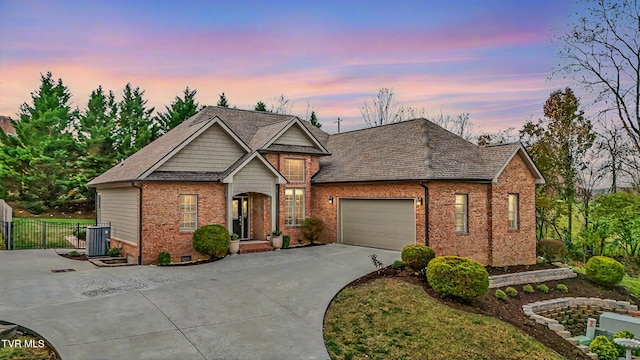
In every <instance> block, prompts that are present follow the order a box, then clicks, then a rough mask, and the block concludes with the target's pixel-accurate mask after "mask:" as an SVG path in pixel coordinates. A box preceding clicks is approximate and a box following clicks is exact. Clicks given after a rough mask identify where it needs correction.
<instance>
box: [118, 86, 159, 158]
mask: <svg viewBox="0 0 640 360" xmlns="http://www.w3.org/2000/svg"><path fill="white" fill-rule="evenodd" d="M143 96H144V91H142V90H140V88H139V87H136V88H135V89H134V88H132V86H131V84H130V83H129V84H127V85H126V86H125V88H124V91H123V95H122V101H120V103H119V104H118V108H119V112H118V119H117V122H116V126H115V131H114V136H115V144H114V148H115V150H116V152H117V153H118V157H119V159H124V158H127V157H128V156H130V155H132V154H133V153H135V152H136V151H138V150H140V149H142V148H143V147H144V146H146V145H147V144H149V143H150V142H151V141H153V140H155V139H156V138H157V137H158V136H160V129H159V127H158V125H157V124H156V123H155V122H154V121H153V119H152V118H151V114H152V113H153V110H154V108H150V109H147V108H146V105H147V100H145V99H144V98H143Z"/></svg>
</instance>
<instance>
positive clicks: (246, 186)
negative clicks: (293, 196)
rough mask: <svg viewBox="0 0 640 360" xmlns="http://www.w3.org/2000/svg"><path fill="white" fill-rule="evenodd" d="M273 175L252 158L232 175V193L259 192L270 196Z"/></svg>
mask: <svg viewBox="0 0 640 360" xmlns="http://www.w3.org/2000/svg"><path fill="white" fill-rule="evenodd" d="M274 184H275V176H273V174H272V173H271V171H269V169H267V167H266V166H264V164H263V163H262V162H260V160H258V159H253V160H251V161H250V162H249V163H248V164H247V165H245V166H244V167H243V168H242V169H241V170H240V171H238V173H237V174H235V175H234V176H233V194H234V195H236V194H241V193H246V192H259V193H263V194H265V195H269V196H271V195H272V193H273V187H274Z"/></svg>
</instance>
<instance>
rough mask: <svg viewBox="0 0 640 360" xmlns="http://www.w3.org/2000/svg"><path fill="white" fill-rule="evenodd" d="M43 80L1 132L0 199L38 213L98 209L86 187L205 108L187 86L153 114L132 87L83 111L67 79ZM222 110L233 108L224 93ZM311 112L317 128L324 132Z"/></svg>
mask: <svg viewBox="0 0 640 360" xmlns="http://www.w3.org/2000/svg"><path fill="white" fill-rule="evenodd" d="M40 80H41V81H40V85H39V87H38V89H37V90H35V91H34V92H33V93H31V101H30V102H29V103H27V102H25V103H23V104H22V105H21V106H20V108H19V113H18V117H19V120H18V121H16V122H14V123H13V125H14V128H15V135H8V134H6V133H4V131H2V130H0V198H2V199H7V200H9V201H12V202H15V203H17V205H18V206H19V207H20V208H22V209H25V210H27V211H29V212H31V213H34V214H39V213H42V212H45V211H47V210H54V209H55V210H60V211H77V210H90V209H93V206H94V196H95V195H94V193H93V191H92V190H90V189H88V188H87V187H86V186H85V185H86V184H87V182H89V181H90V180H92V179H93V178H95V177H97V176H98V175H100V174H102V173H104V172H105V171H107V170H108V169H109V168H111V167H112V166H114V165H115V164H117V163H118V162H119V161H122V160H124V159H125V158H127V157H129V156H130V155H132V154H134V153H135V152H136V151H138V150H140V149H141V148H143V147H144V146H146V145H147V144H149V143H150V142H152V141H153V140H155V139H157V138H158V137H160V136H162V135H163V134H165V133H166V132H168V131H169V130H171V129H173V128H174V127H176V126H178V125H179V124H180V123H182V122H183V121H184V120H186V119H188V118H190V117H191V116H193V115H195V114H196V113H197V112H199V111H200V110H202V109H203V108H204V106H203V105H200V104H199V103H198V102H197V101H196V100H195V97H196V94H197V91H196V90H192V89H190V88H189V87H187V88H186V89H185V90H184V92H183V94H182V96H176V97H175V99H174V100H173V101H172V102H171V104H170V105H168V106H165V109H164V110H163V111H158V112H157V113H155V114H154V112H155V108H154V107H150V106H148V101H147V99H145V96H144V95H145V92H144V91H143V90H141V89H140V88H139V87H136V86H133V85H131V84H130V83H128V84H126V85H125V87H124V89H123V91H122V93H121V94H120V98H119V99H116V95H115V94H114V92H113V91H111V90H105V89H103V88H102V86H98V88H97V89H95V90H93V91H92V92H91V94H90V95H89V99H88V100H87V103H86V105H85V106H84V108H83V109H82V110H81V109H79V108H77V107H75V108H74V107H73V106H72V104H71V93H70V91H69V89H68V88H67V86H65V85H64V83H63V82H62V79H57V80H56V79H54V78H53V76H52V74H51V73H50V72H48V73H46V74H41V78H40ZM217 105H218V106H223V107H229V101H228V99H227V97H226V95H225V94H224V93H222V94H220V95H219V99H218V103H217ZM290 105H292V102H291V100H289V99H287V98H286V97H285V96H284V95H281V96H280V97H279V98H276V99H275V103H274V104H272V105H271V107H270V108H268V107H267V105H266V104H265V103H264V102H262V101H258V102H257V104H256V105H255V110H256V111H265V112H274V113H284V112H285V111H290V110H291V107H290ZM309 109H311V113H310V114H309V120H310V121H311V123H312V124H314V125H315V126H317V127H320V126H322V125H321V124H320V122H319V121H318V119H317V116H316V113H315V110H312V107H311V106H310V105H309V104H308V105H307V110H309Z"/></svg>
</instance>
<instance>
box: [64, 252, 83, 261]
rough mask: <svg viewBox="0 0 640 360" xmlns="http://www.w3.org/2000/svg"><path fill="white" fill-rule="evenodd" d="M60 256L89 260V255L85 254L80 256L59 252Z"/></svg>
mask: <svg viewBox="0 0 640 360" xmlns="http://www.w3.org/2000/svg"><path fill="white" fill-rule="evenodd" d="M58 255H60V256H62V257H63V258H67V259H71V260H82V261H88V260H89V257H88V256H87V255H85V254H82V255H78V256H71V255H69V254H58Z"/></svg>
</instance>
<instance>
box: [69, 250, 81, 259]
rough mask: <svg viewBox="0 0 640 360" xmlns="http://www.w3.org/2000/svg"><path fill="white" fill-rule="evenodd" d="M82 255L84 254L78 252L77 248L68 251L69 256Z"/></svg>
mask: <svg viewBox="0 0 640 360" xmlns="http://www.w3.org/2000/svg"><path fill="white" fill-rule="evenodd" d="M80 255H82V254H80V253H79V252H77V251H75V250H71V251H69V252H68V253H67V256H69V257H78V256H80Z"/></svg>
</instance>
